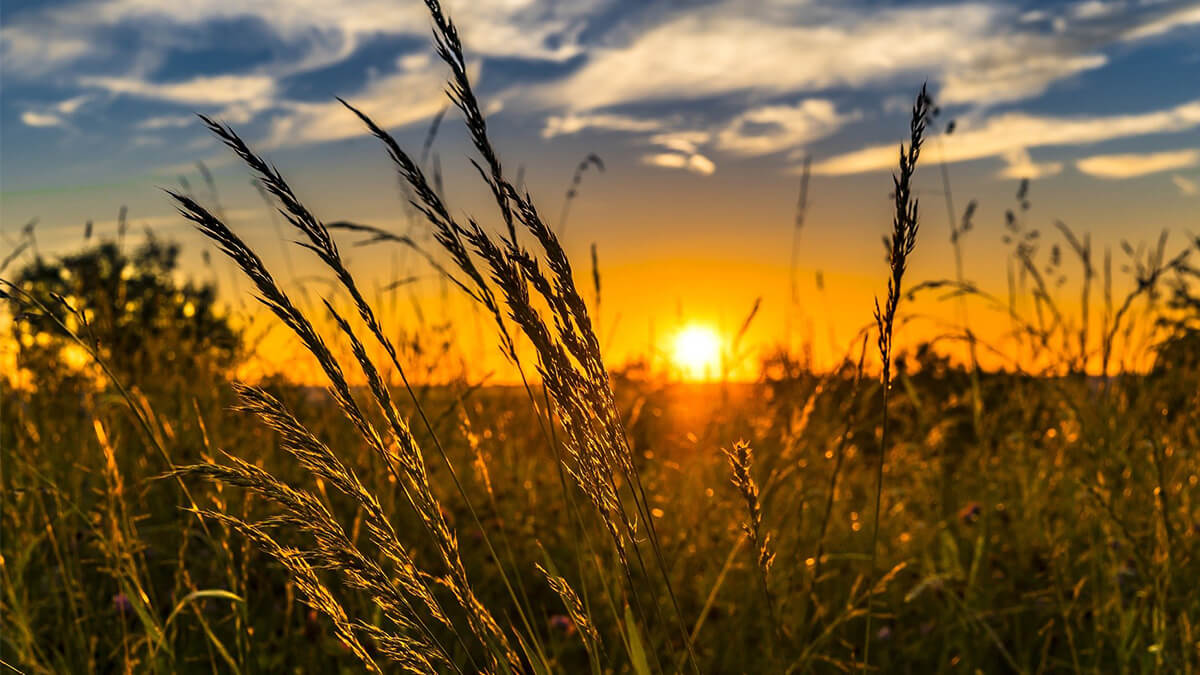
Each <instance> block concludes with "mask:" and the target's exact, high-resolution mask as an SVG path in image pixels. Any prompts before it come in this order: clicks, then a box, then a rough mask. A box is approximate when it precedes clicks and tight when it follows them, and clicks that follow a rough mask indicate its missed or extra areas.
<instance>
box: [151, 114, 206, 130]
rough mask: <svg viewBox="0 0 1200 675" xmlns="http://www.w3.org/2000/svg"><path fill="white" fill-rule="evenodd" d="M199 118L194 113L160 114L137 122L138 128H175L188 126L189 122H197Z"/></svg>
mask: <svg viewBox="0 0 1200 675" xmlns="http://www.w3.org/2000/svg"><path fill="white" fill-rule="evenodd" d="M196 123H198V120H197V119H196V117H195V116H193V115H159V116H156V117H147V118H146V119H144V120H142V121H140V122H138V123H137V125H136V126H137V128H139V129H145V130H147V131H154V130H158V129H175V128H179V127H186V126H188V125H189V124H196Z"/></svg>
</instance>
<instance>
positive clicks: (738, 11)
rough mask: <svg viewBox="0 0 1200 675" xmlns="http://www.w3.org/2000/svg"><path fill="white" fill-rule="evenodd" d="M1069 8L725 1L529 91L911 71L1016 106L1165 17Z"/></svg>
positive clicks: (814, 84)
mask: <svg viewBox="0 0 1200 675" xmlns="http://www.w3.org/2000/svg"><path fill="white" fill-rule="evenodd" d="M1075 13H1076V14H1077V15H1078V16H1077V17H1075V20H1069V19H1066V18H1064V17H1061V16H1055V17H1053V18H1056V19H1062V22H1060V30H1058V31H1050V32H1048V31H1046V30H1044V29H1042V28H1040V27H1038V26H1037V25H1036V24H1035V23H1034V22H1032V21H1029V20H1028V19H1030V17H1029V16H1027V15H1022V14H1020V13H1018V12H1017V11H1016V10H1015V9H1013V8H1011V7H1006V6H1003V5H999V4H989V3H982V2H974V3H957V4H945V5H932V6H931V5H921V6H919V7H900V8H894V7H893V8H889V9H883V10H878V9H873V8H872V9H870V10H868V9H867V8H864V7H861V6H855V5H849V4H844V5H833V6H830V5H822V4H818V3H799V4H797V5H793V6H788V7H784V6H783V5H782V4H781V3H762V4H754V5H746V4H745V3H741V2H733V1H727V2H724V3H718V4H715V5H711V6H708V7H706V8H702V9H696V10H692V11H689V12H687V13H686V14H685V13H680V14H677V15H672V16H669V17H668V18H666V19H665V20H661V21H660V22H659V23H657V24H654V25H649V26H645V27H641V28H639V29H636V30H632V31H629V34H627V35H626V36H624V37H623V38H621V39H619V40H616V41H610V43H609V44H604V45H601V46H597V47H594V48H593V49H591V50H590V52H589V53H588V58H587V61H586V63H585V64H584V65H583V66H582V67H581V68H579V69H578V70H577V71H575V72H574V73H572V74H571V75H570V76H568V77H567V78H565V79H564V80H562V81H561V82H558V83H555V84H553V85H551V86H546V87H542V88H541V89H540V90H539V91H538V92H537V95H538V96H539V97H540V98H541V99H542V100H543V101H544V102H545V103H547V104H549V105H554V106H562V107H565V108H569V109H573V110H578V111H583V110H596V109H602V108H606V107H612V106H619V105H624V104H629V103H638V102H646V101H675V100H694V99H701V98H708V97H714V96H726V95H730V94H736V93H740V92H748V91H753V92H755V93H757V94H760V95H762V94H764V93H765V94H767V95H797V94H804V93H810V92H814V91H818V90H822V89H827V88H830V87H839V86H849V87H862V86H867V85H879V84H891V83H894V82H895V81H897V79H899V78H903V77H905V76H911V77H912V78H913V79H914V80H916V79H917V78H925V77H930V78H932V79H933V81H934V83H935V84H936V85H938V87H940V89H941V91H940V93H939V100H940V101H942V102H945V103H971V104H987V103H997V102H1006V101H1017V100H1023V99H1027V98H1030V97H1032V96H1037V95H1039V94H1041V93H1042V92H1044V91H1046V90H1047V89H1048V88H1049V87H1051V86H1052V85H1054V84H1055V83H1057V82H1060V81H1062V80H1064V79H1067V78H1071V77H1073V76H1075V75H1078V74H1080V73H1083V72H1086V71H1089V70H1093V69H1096V68H1100V67H1102V66H1104V65H1105V64H1106V63H1107V61H1108V59H1107V57H1106V56H1105V54H1104V53H1103V49H1104V47H1105V46H1106V45H1109V44H1111V43H1113V42H1115V41H1117V40H1119V39H1122V37H1125V36H1127V35H1128V34H1129V31H1131V30H1135V29H1137V28H1138V27H1141V26H1149V25H1150V24H1152V23H1153V22H1156V21H1162V20H1165V19H1160V18H1156V17H1158V16H1159V15H1156V14H1150V13H1142V14H1131V13H1130V12H1128V11H1126V8H1125V7H1124V5H1122V4H1119V3H1105V4H1103V8H1101V6H1100V5H1094V6H1093V5H1091V4H1088V5H1080V6H1078V7H1077V8H1076V9H1075ZM1023 17H1024V19H1026V20H1023ZM1045 17H1046V18H1047V19H1049V18H1051V15H1049V14H1045ZM1034 18H1038V19H1039V20H1040V19H1041V18H1042V17H1041V16H1038V17H1034ZM1185 18H1186V16H1185V17H1183V18H1175V19H1172V20H1171V25H1178V24H1180V23H1181V22H1182V21H1183V20H1184V19H1185ZM1077 24H1078V25H1077ZM1131 26H1132V27H1133V28H1130V27H1131ZM1154 30H1158V29H1157V28H1147V29H1146V30H1144V31H1143V32H1142V33H1141V34H1140V35H1142V36H1144V35H1146V34H1149V33H1148V32H1147V31H1150V32H1152V31H1154ZM1130 39H1134V38H1130ZM789 54H796V55H797V56H796V57H795V58H788V57H786V56H785V55H789Z"/></svg>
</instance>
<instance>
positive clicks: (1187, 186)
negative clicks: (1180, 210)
mask: <svg viewBox="0 0 1200 675" xmlns="http://www.w3.org/2000/svg"><path fill="white" fill-rule="evenodd" d="M1171 182H1172V183H1174V184H1175V187H1177V188H1179V194H1181V195H1183V196H1185V197H1194V196H1196V195H1197V194H1200V185H1197V184H1196V181H1194V180H1192V179H1190V178H1184V177H1183V176H1180V175H1179V174H1175V175H1173V176H1171Z"/></svg>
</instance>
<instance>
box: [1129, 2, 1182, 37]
mask: <svg viewBox="0 0 1200 675" xmlns="http://www.w3.org/2000/svg"><path fill="white" fill-rule="evenodd" d="M1196 24H1200V5H1194V6H1191V7H1182V8H1180V9H1177V10H1174V11H1171V12H1169V13H1167V14H1164V15H1161V16H1158V17H1156V18H1154V19H1151V20H1149V21H1146V22H1144V23H1142V24H1140V25H1135V26H1133V27H1131V28H1129V29H1128V30H1127V31H1126V32H1125V33H1124V35H1122V36H1121V39H1122V40H1125V41H1131V40H1144V39H1146V38H1153V37H1158V36H1160V35H1163V34H1165V33H1168V32H1170V31H1173V30H1175V29H1176V28H1182V27H1185V26H1194V25H1196Z"/></svg>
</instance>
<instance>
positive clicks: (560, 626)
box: [550, 614, 575, 635]
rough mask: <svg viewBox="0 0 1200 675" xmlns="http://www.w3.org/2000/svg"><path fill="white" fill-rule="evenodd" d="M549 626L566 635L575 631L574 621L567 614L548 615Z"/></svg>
mask: <svg viewBox="0 0 1200 675" xmlns="http://www.w3.org/2000/svg"><path fill="white" fill-rule="evenodd" d="M550 628H551V629H553V630H557V631H561V632H562V633H564V634H566V635H573V634H574V633H575V622H574V621H572V620H571V617H569V616H564V615H562V614H554V615H552V616H551V617H550Z"/></svg>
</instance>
